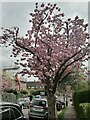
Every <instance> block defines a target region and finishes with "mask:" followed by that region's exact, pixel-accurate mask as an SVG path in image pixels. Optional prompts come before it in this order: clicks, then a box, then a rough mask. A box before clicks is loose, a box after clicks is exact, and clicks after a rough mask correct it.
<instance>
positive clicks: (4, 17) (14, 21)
mask: <svg viewBox="0 0 90 120" xmlns="http://www.w3.org/2000/svg"><path fill="white" fill-rule="evenodd" d="M36 1H37V2H43V0H34V2H31V0H29V1H28V0H25V1H24V0H22V1H20V0H11V1H10V0H1V3H0V9H1V10H0V11H1V12H0V17H1V19H0V20H1V21H0V26H1V27H2V26H3V27H5V28H11V27H13V26H18V27H19V28H20V33H21V36H23V35H24V34H25V33H26V31H27V30H28V29H29V28H30V24H29V19H30V15H29V13H31V12H33V10H34V8H35V7H34V5H35V2H36ZM44 2H50V3H51V2H53V3H57V5H58V6H59V7H60V8H61V11H62V12H64V13H65V17H66V18H68V17H74V16H76V15H78V16H80V17H81V18H84V19H85V22H86V23H87V22H88V19H89V16H88V13H89V10H88V0H72V1H70V0H69V1H68V0H67V1H66V0H63V2H62V0H44ZM89 5H90V4H89ZM0 35H1V32H0ZM10 53H11V49H10V48H8V49H7V48H0V68H5V67H12V66H14V64H13V61H14V59H13V58H10V57H9V56H10Z"/></svg>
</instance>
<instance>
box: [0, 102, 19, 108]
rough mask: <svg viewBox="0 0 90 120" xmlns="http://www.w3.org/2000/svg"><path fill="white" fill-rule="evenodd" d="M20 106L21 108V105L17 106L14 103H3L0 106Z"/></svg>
mask: <svg viewBox="0 0 90 120" xmlns="http://www.w3.org/2000/svg"><path fill="white" fill-rule="evenodd" d="M6 105H7V106H18V107H19V105H18V104H16V103H12V102H3V101H1V102H0V106H6Z"/></svg>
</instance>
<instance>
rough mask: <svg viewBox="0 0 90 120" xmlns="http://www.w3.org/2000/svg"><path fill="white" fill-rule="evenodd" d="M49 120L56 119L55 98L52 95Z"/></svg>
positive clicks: (50, 95) (49, 103) (50, 97)
mask: <svg viewBox="0 0 90 120" xmlns="http://www.w3.org/2000/svg"><path fill="white" fill-rule="evenodd" d="M47 100H48V120H52V119H55V118H56V107H55V96H54V94H52V93H48V95H47Z"/></svg>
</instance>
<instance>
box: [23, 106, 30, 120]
mask: <svg viewBox="0 0 90 120" xmlns="http://www.w3.org/2000/svg"><path fill="white" fill-rule="evenodd" d="M22 111H23V114H24V116H25V118H26V119H27V120H29V117H28V109H27V108H25V109H23V110H22Z"/></svg>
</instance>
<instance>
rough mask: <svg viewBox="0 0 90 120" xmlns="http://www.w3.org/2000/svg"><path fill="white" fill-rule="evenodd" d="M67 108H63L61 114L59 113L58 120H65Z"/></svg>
mask: <svg viewBox="0 0 90 120" xmlns="http://www.w3.org/2000/svg"><path fill="white" fill-rule="evenodd" d="M66 109H67V107H65V108H63V109H62V110H61V111H60V112H59V113H58V119H59V120H63V118H64V114H65V112H66Z"/></svg>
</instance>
